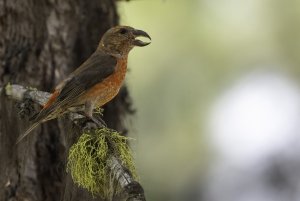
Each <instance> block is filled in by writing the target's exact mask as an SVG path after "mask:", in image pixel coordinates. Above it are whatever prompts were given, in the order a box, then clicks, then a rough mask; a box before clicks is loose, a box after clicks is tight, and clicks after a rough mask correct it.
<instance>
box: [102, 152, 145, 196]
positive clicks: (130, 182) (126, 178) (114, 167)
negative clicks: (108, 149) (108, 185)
mask: <svg viewBox="0 0 300 201" xmlns="http://www.w3.org/2000/svg"><path fill="white" fill-rule="evenodd" d="M108 165H109V166H110V168H111V172H112V173H113V176H114V178H116V180H117V181H118V182H119V185H120V186H121V189H123V193H125V194H127V199H126V201H146V199H145V195H144V189H143V187H142V186H141V185H140V184H139V183H138V182H136V181H135V180H134V179H133V178H132V175H131V174H130V172H129V171H128V169H126V168H124V166H123V165H122V164H121V163H120V161H119V160H118V159H117V158H116V157H114V156H111V157H110V158H109V159H108Z"/></svg>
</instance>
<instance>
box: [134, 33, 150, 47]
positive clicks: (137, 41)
mask: <svg viewBox="0 0 300 201" xmlns="http://www.w3.org/2000/svg"><path fill="white" fill-rule="evenodd" d="M132 33H133V35H134V37H135V38H136V37H140V36H142V37H146V38H149V39H150V40H151V37H150V36H149V35H148V34H147V33H146V32H144V31H142V30H137V29H135V30H133V32H132ZM150 43H151V42H144V41H141V40H139V39H135V40H134V41H133V45H135V46H139V47H144V46H146V45H149V44H150Z"/></svg>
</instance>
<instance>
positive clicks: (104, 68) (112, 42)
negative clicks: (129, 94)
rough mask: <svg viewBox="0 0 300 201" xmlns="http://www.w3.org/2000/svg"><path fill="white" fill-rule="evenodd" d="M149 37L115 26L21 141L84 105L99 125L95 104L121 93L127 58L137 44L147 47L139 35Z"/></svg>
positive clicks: (52, 99)
mask: <svg viewBox="0 0 300 201" xmlns="http://www.w3.org/2000/svg"><path fill="white" fill-rule="evenodd" d="M139 36H143V37H147V38H149V39H150V40H151V38H150V36H149V35H148V34H147V33H146V32H144V31H141V30H137V29H134V28H132V27H129V26H116V27H113V28H111V29H109V30H108V31H107V32H106V33H105V34H104V35H103V37H102V38H101V41H100V43H99V45H98V47H97V49H96V51H95V52H94V53H93V54H92V55H91V56H90V57H89V58H88V59H87V60H86V61H85V62H84V63H83V64H82V65H80V66H79V67H78V68H77V69H76V70H75V71H74V72H72V73H71V74H70V75H69V76H68V77H67V78H66V79H64V80H63V81H62V82H61V83H60V84H59V85H58V86H57V87H56V88H55V90H54V92H53V94H52V96H51V97H50V98H49V100H48V102H47V103H46V104H45V105H44V107H43V108H42V109H41V111H40V112H39V113H37V114H36V115H35V116H34V117H33V118H32V122H33V124H32V126H31V127H30V128H29V129H28V130H26V132H25V133H24V134H23V135H21V136H20V137H19V138H18V140H17V142H20V141H21V140H22V139H23V138H24V137H25V136H26V135H28V134H29V133H30V132H31V131H32V130H33V129H34V128H35V127H37V126H38V125H39V124H41V123H43V122H46V121H48V120H50V119H54V118H57V117H59V116H61V115H63V114H64V113H66V112H69V111H77V110H80V109H78V108H81V110H82V111H83V114H84V115H85V116H86V117H88V118H90V119H91V120H93V121H94V122H95V123H97V124H101V123H100V121H99V120H97V119H96V118H94V117H93V110H94V108H95V107H100V106H102V105H104V104H105V103H107V102H109V101H110V100H112V99H113V98H114V97H115V96H116V95H117V94H118V92H119V89H120V88H121V86H122V83H123V81H124V78H125V74H126V70H127V58H128V53H129V52H130V50H131V49H132V48H133V47H135V46H140V47H142V46H146V45H148V44H150V42H143V41H141V40H139V39H137V37H139Z"/></svg>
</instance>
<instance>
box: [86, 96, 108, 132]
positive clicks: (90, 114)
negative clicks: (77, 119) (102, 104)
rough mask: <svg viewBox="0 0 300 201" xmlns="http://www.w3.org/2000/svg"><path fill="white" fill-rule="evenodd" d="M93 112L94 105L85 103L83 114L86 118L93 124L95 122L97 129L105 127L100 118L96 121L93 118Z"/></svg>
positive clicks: (89, 102) (88, 102)
mask: <svg viewBox="0 0 300 201" xmlns="http://www.w3.org/2000/svg"><path fill="white" fill-rule="evenodd" d="M93 110H94V103H93V102H92V101H87V102H85V108H84V114H85V116H86V117H88V118H89V119H91V120H92V121H93V122H95V123H96V124H97V125H98V126H99V127H103V126H104V127H106V126H107V125H106V123H105V122H104V121H103V119H101V118H100V120H98V119H97V118H95V117H94V116H93Z"/></svg>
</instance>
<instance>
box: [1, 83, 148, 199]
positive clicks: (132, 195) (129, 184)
mask: <svg viewBox="0 0 300 201" xmlns="http://www.w3.org/2000/svg"><path fill="white" fill-rule="evenodd" d="M3 89H4V91H3ZM0 93H4V94H5V95H6V96H7V97H8V98H9V99H12V100H15V101H20V102H22V101H24V100H31V101H33V102H34V103H37V104H39V105H44V104H45V103H46V102H47V100H48V99H49V97H50V96H51V94H50V93H48V92H44V91H38V90H37V89H33V88H28V87H24V86H21V85H17V84H7V85H6V86H4V87H2V88H0ZM82 117H83V116H82V115H78V114H76V113H73V114H72V115H71V117H70V120H72V121H73V120H75V119H78V118H82ZM108 165H109V167H110V169H111V172H112V174H113V176H114V178H116V181H117V182H118V183H119V185H120V187H121V189H122V190H123V193H124V194H126V197H127V199H126V201H145V200H146V199H145V196H144V190H143V188H142V186H141V185H140V184H139V183H138V182H137V181H135V180H134V179H133V177H132V175H131V173H130V172H129V171H128V170H127V169H126V168H124V166H123V165H122V164H121V162H120V161H119V160H118V159H117V158H116V157H114V156H111V157H110V158H109V159H108Z"/></svg>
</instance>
